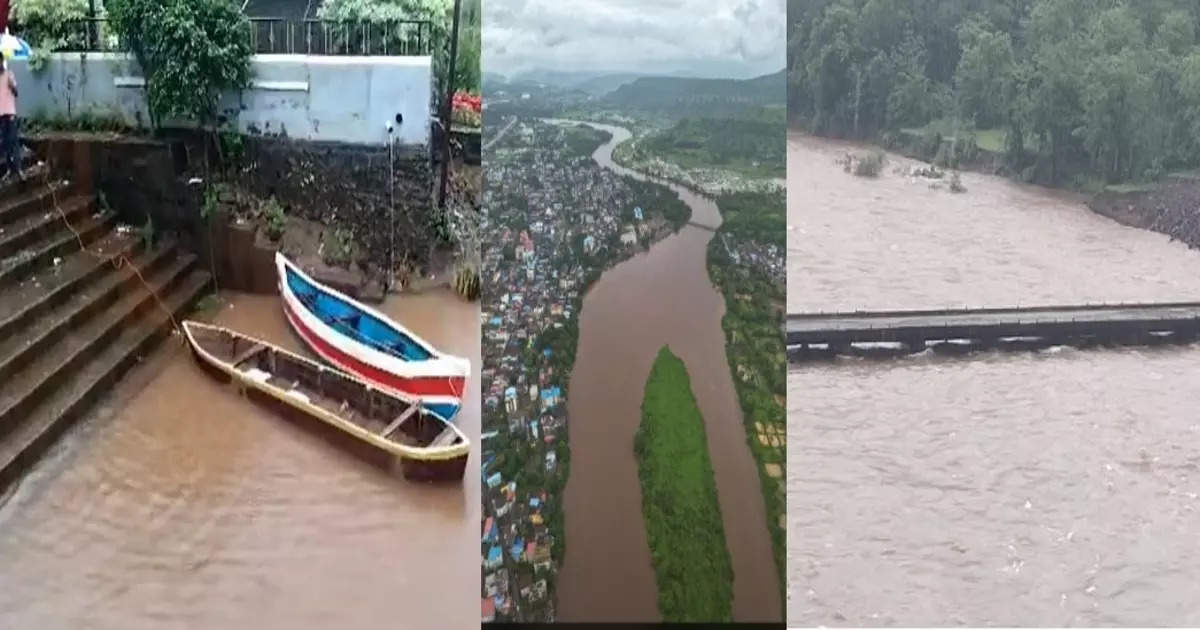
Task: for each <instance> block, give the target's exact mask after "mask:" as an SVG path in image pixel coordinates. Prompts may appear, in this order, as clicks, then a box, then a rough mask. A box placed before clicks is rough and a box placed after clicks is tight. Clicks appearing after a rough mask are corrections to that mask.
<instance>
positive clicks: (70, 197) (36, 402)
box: [0, 163, 210, 495]
mask: <svg viewBox="0 0 1200 630" xmlns="http://www.w3.org/2000/svg"><path fill="white" fill-rule="evenodd" d="M48 172H49V171H48V167H47V166H46V165H45V164H41V163H38V164H33V163H30V164H29V165H28V166H27V168H26V174H25V180H24V181H19V180H13V179H10V180H8V181H6V182H4V183H3V184H0V495H2V494H3V491H4V489H5V488H6V487H8V486H10V485H11V484H12V482H13V481H15V480H16V479H17V478H18V477H19V476H20V475H21V473H22V472H24V471H25V470H26V469H27V468H28V467H29V465H30V464H31V463H32V462H34V461H36V459H37V458H38V457H39V456H40V455H41V454H42V453H44V452H45V450H46V449H47V448H48V447H49V446H50V445H51V444H52V443H53V442H54V440H55V439H56V438H57V436H58V435H60V434H61V432H62V431H63V430H64V429H66V428H67V427H68V426H70V424H71V423H72V422H73V421H75V420H76V419H78V418H79V417H80V415H81V414H82V413H83V412H84V411H85V410H86V409H87V408H88V407H89V406H90V405H91V404H92V403H93V402H94V401H95V400H96V399H97V398H98V397H99V396H101V395H103V394H104V393H105V392H106V391H108V390H109V389H111V387H112V386H113V384H114V383H115V382H116V380H117V379H119V378H120V377H121V375H122V374H124V373H125V371H126V370H127V369H129V368H130V367H131V366H132V365H133V364H135V363H136V362H137V360H138V358H139V357H140V356H142V355H144V354H145V353H146V352H147V351H148V350H150V349H151V348H152V347H153V345H154V344H155V343H157V342H158V341H160V340H162V339H163V338H164V337H165V336H166V335H167V334H168V333H169V332H170V329H171V323H170V319H169V318H168V317H167V313H166V312H165V311H164V309H163V308H162V307H161V306H160V304H159V303H158V301H157V300H156V299H155V298H154V296H153V295H152V294H151V292H150V291H149V290H148V289H147V288H146V284H145V283H148V284H149V285H150V286H151V287H153V288H154V290H155V291H156V292H157V294H158V296H159V297H160V298H161V299H162V301H163V302H164V303H165V305H166V308H167V309H169V310H170V312H171V314H172V315H173V316H174V317H175V318H176V319H177V320H178V318H179V317H180V316H182V315H184V314H185V313H186V312H187V311H188V310H190V309H191V308H192V306H193V305H194V304H195V302H196V301H197V300H198V299H199V298H200V297H201V296H202V295H203V294H204V293H206V292H207V291H208V290H209V286H210V276H209V274H208V273H206V272H204V271H202V270H200V269H199V268H198V267H197V265H196V260H195V257H194V256H193V255H191V254H188V253H186V252H184V251H182V250H180V249H178V248H177V247H176V245H175V243H174V242H173V241H170V240H166V239H163V240H161V241H158V240H156V242H154V244H153V245H152V246H151V247H150V248H149V249H147V248H146V246H145V244H144V242H143V241H142V239H141V238H140V236H139V235H138V234H137V232H136V231H130V230H120V229H117V225H116V217H115V215H114V213H113V212H112V211H111V210H107V209H101V208H99V207H98V205H97V203H96V199H95V198H94V197H86V196H83V195H81V194H79V192H78V191H77V190H76V189H75V188H74V187H73V186H72V185H71V184H70V183H69V182H66V181H65V180H61V179H58V180H54V179H53V178H51V177H48V176H47V173H48ZM47 182H50V183H47ZM55 200H57V204H58V208H60V209H61V210H62V212H63V213H64V214H66V216H67V219H68V220H69V222H70V224H71V225H72V226H73V227H74V228H75V231H76V232H78V234H79V237H78V238H77V237H76V235H75V234H74V233H72V232H71V230H70V229H68V227H67V225H66V224H65V223H64V221H63V218H62V216H61V215H60V214H59V212H58V211H57V210H55V206H54V203H55ZM80 238H81V239H82V240H83V242H84V243H85V244H86V245H87V250H86V251H84V250H81V249H80V243H79V239H80ZM118 256H125V257H127V258H128V259H129V260H130V261H132V263H133V265H134V268H136V269H137V270H139V271H140V272H141V276H142V277H143V278H144V279H145V283H143V282H142V281H141V280H140V279H139V278H138V277H137V275H136V274H135V273H134V268H131V267H129V266H128V265H125V266H122V267H121V268H119V269H118V268H117V267H116V266H114V264H113V261H114V259H115V258H117V257H118Z"/></svg>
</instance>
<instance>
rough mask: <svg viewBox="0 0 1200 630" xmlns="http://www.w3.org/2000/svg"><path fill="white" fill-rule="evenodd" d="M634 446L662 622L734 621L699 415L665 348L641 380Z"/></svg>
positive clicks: (682, 369) (678, 365) (677, 363)
mask: <svg viewBox="0 0 1200 630" xmlns="http://www.w3.org/2000/svg"><path fill="white" fill-rule="evenodd" d="M633 450H634V453H636V455H637V462H638V479H639V480H640V481H641V484H642V517H643V519H644V520H645V522H646V538H647V540H648V542H649V544H650V557H651V559H652V562H653V564H654V573H655V579H656V581H657V583H658V610H659V612H660V613H662V617H663V620H664V621H667V622H688V621H691V622H695V621H705V622H719V621H732V620H733V610H732V604H733V571H732V569H731V568H730V566H729V550H728V548H727V547H726V540H725V530H724V528H723V527H722V525H721V506H720V503H719V502H718V501H717V487H716V485H715V484H714V482H713V470H712V462H711V461H710V460H709V457H708V445H707V441H706V438H705V431H704V418H702V417H701V416H700V409H699V408H698V407H697V406H696V398H695V396H693V394H692V385H691V380H690V378H689V377H688V371H687V367H686V366H684V364H683V361H681V360H680V359H679V357H677V356H675V355H674V354H672V353H671V350H670V348H668V347H667V346H663V347H662V349H661V350H659V351H658V357H657V358H656V359H655V360H654V365H653V366H652V367H651V368H650V377H649V378H648V379H647V380H646V391H645V398H644V399H643V400H642V422H641V424H640V425H639V426H638V430H637V433H635V434H634V438H633Z"/></svg>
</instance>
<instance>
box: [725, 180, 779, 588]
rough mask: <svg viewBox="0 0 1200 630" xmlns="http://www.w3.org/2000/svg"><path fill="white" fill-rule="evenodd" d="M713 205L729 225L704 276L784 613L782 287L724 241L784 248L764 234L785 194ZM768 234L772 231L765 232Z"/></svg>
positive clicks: (736, 197)
mask: <svg viewBox="0 0 1200 630" xmlns="http://www.w3.org/2000/svg"><path fill="white" fill-rule="evenodd" d="M717 205H718V206H719V207H720V208H721V214H722V215H723V216H725V217H726V219H725V223H723V224H722V225H721V229H720V230H719V231H718V232H717V237H716V238H714V239H713V240H712V241H710V242H709V244H708V275H709V277H710V278H712V281H713V284H714V285H715V286H716V287H717V289H718V290H719V291H720V292H721V295H722V296H723V297H724V298H725V316H724V317H723V318H722V319H721V328H722V330H724V332H725V356H726V359H727V360H728V361H729V371H730V373H731V376H732V377H733V384H734V388H735V389H736V390H737V395H738V402H739V404H740V406H741V408H742V421H743V423H744V424H745V428H746V439H747V442H748V444H749V446H750V452H751V453H752V454H753V455H754V460H755V462H757V468H758V476H759V482H760V484H761V485H762V492H763V500H764V503H765V505H766V516H767V529H768V530H769V531H770V535H771V551H772V555H773V556H774V558H775V569H776V574H777V575H778V576H779V588H780V601H781V602H784V606H785V607H786V602H787V597H786V595H785V594H784V585H785V584H787V581H786V578H785V577H784V576H785V572H786V568H787V534H786V529H785V527H786V526H785V515H786V513H787V499H786V488H785V487H784V483H785V481H784V477H785V475H784V472H785V470H786V462H787V443H786V426H787V417H786V412H785V409H784V404H783V403H784V400H785V399H786V395H787V394H786V391H787V390H786V385H787V378H786V371H787V356H786V353H785V351H784V343H783V333H782V332H781V331H782V329H783V313H784V310H785V306H784V305H785V301H784V286H783V285H782V284H780V283H778V282H773V281H772V280H771V278H770V277H768V276H767V275H766V274H764V273H762V272H761V271H758V270H756V269H755V268H753V267H750V266H746V265H737V264H735V263H734V262H733V261H732V260H731V259H730V258H729V256H728V254H727V253H726V248H725V244H724V240H725V239H726V238H728V239H730V240H731V241H737V240H755V239H758V238H759V234H760V231H759V226H761V229H762V230H763V231H764V232H763V233H762V236H769V239H767V240H765V242H769V243H778V242H779V241H782V240H784V239H785V234H784V228H782V227H779V228H768V227H767V226H770V225H772V224H774V223H776V222H778V223H779V224H780V225H782V224H783V223H784V222H785V218H784V216H785V214H784V213H785V207H786V201H785V196H784V193H783V192H782V191H780V192H777V193H772V194H762V193H737V194H732V195H722V196H720V197H718V198H717ZM747 226H749V227H747ZM768 229H773V230H774V231H771V232H765V231H766V230H768ZM760 242H763V241H760Z"/></svg>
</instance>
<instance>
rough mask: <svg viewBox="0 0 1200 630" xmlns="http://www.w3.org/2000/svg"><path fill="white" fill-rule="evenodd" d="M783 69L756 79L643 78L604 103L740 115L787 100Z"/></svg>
mask: <svg viewBox="0 0 1200 630" xmlns="http://www.w3.org/2000/svg"><path fill="white" fill-rule="evenodd" d="M786 99H787V95H786V79H785V74H784V71H783V70H780V71H779V72H776V73H774V74H769V75H765V76H761V77H756V78H753V79H745V80H737V79H696V78H681V77H642V78H639V79H637V80H635V81H633V82H632V83H627V84H625V85H622V86H621V87H619V88H617V89H616V90H614V91H613V92H611V93H609V94H608V95H607V96H605V97H604V102H605V104H608V105H612V106H615V107H620V108H622V109H627V110H642V111H651V112H656V113H662V114H666V115H670V116H676V117H685V116H691V117H698V116H707V117H716V118H724V117H740V116H743V115H745V114H746V112H755V111H758V110H759V109H761V108H762V107H764V106H771V105H777V106H782V105H784V104H785V103H786Z"/></svg>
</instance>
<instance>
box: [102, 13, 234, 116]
mask: <svg viewBox="0 0 1200 630" xmlns="http://www.w3.org/2000/svg"><path fill="white" fill-rule="evenodd" d="M108 11H109V19H110V20H111V21H112V23H113V24H114V26H115V27H116V29H117V31H118V33H120V36H121V39H122V40H123V41H124V42H125V43H126V44H127V45H128V46H129V48H130V50H132V51H133V53H134V56H136V57H137V60H138V63H139V64H140V65H141V67H142V72H143V74H144V76H145V80H146V94H147V101H148V103H149V107H150V117H151V122H152V123H153V124H154V126H155V127H157V126H159V125H160V124H161V122H162V121H163V120H164V119H169V118H176V119H188V120H194V121H197V122H199V123H200V124H201V125H202V126H206V125H211V124H212V123H213V122H215V120H216V118H217V103H218V101H219V100H220V97H221V94H222V93H223V92H225V91H228V90H242V89H245V87H246V86H247V85H249V83H250V42H249V40H248V39H247V37H246V33H247V29H248V28H249V25H248V22H247V20H246V17H245V15H243V14H242V13H241V11H239V10H238V9H237V8H236V7H235V6H234V5H233V4H231V3H229V2H227V1H226V0H167V1H164V0H110V2H109V5H108Z"/></svg>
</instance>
